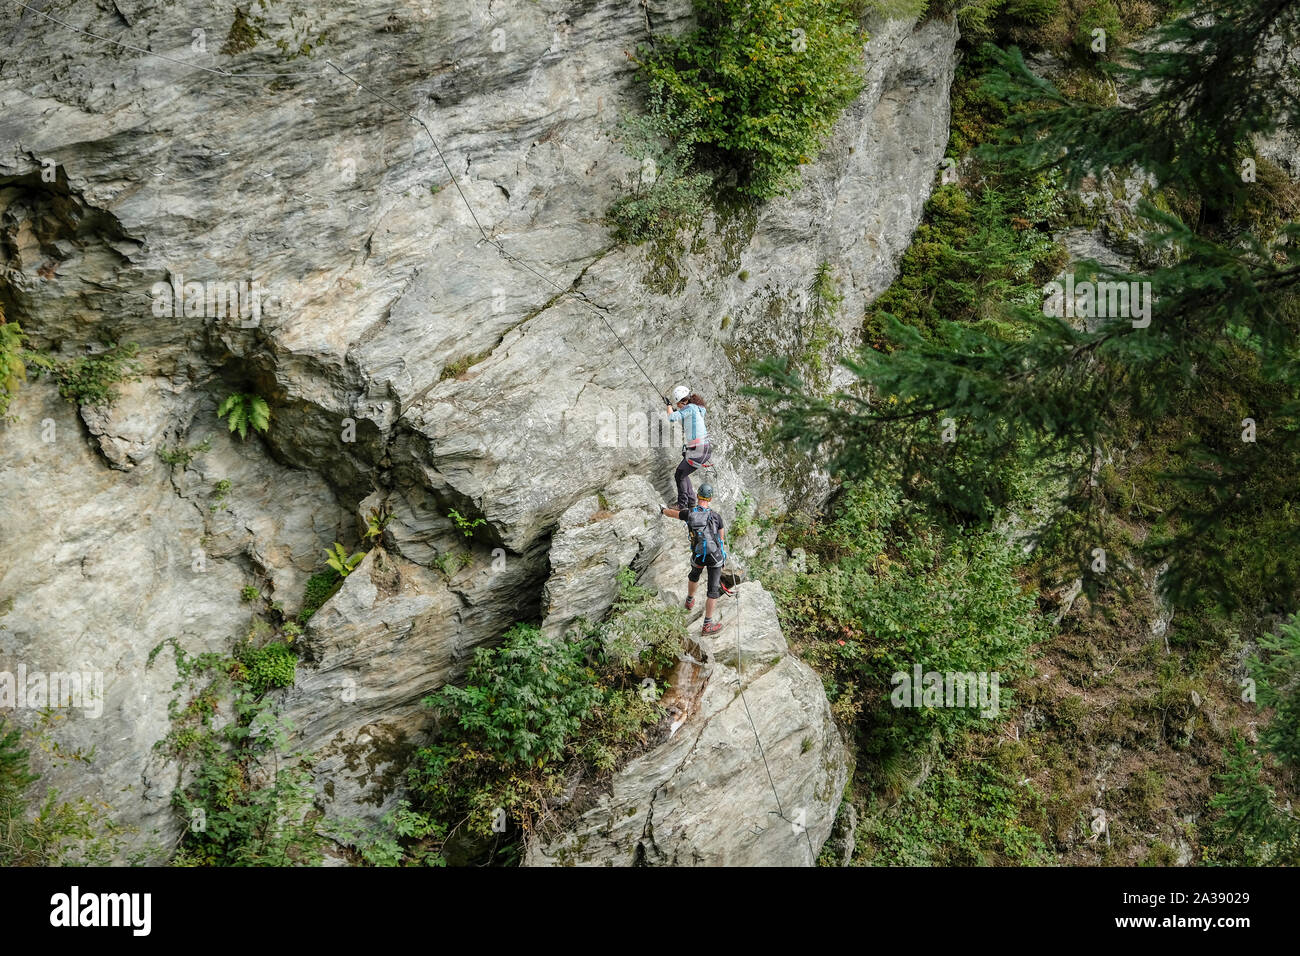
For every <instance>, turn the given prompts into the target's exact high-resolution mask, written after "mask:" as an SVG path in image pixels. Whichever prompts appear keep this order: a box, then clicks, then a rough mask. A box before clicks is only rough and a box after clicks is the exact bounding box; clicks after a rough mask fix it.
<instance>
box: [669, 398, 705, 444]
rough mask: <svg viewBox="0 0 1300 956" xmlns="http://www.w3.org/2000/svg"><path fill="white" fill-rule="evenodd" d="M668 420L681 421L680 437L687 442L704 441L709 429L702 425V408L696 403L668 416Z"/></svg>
mask: <svg viewBox="0 0 1300 956" xmlns="http://www.w3.org/2000/svg"><path fill="white" fill-rule="evenodd" d="M668 420H669V421H670V422H681V423H682V437H683V438H684V439H685V440H686V441H687V442H693V441H697V440H698V441H706V440H707V439H708V437H709V430H708V429H707V428H705V427H704V409H702V408H700V406H698V405H687V406H685V407H684V408H679V409H677V410H676V411H675V412H673V413H671V414H670V415H669V416H668Z"/></svg>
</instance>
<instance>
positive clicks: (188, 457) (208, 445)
mask: <svg viewBox="0 0 1300 956" xmlns="http://www.w3.org/2000/svg"><path fill="white" fill-rule="evenodd" d="M211 450H212V439H211V438H205V439H203V441H201V442H199V443H198V444H197V445H190V446H189V447H186V446H184V445H177V446H175V447H174V448H159V449H158V457H159V458H161V459H162V461H163V464H166V465H180V466H181V467H184V466H185V465H188V464H189V463H190V462H192V461H193V460H194V456H195V455H198V454H202V453H203V452H205V451H211Z"/></svg>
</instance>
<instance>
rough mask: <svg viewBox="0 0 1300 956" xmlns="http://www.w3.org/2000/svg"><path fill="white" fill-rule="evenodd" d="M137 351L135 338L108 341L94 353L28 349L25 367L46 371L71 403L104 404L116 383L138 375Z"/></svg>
mask: <svg viewBox="0 0 1300 956" xmlns="http://www.w3.org/2000/svg"><path fill="white" fill-rule="evenodd" d="M138 351H139V346H137V345H136V344H135V343H134V342H127V343H126V344H124V345H118V344H115V343H110V344H109V345H108V347H107V348H106V349H105V351H103V352H100V353H99V354H97V355H85V356H81V357H79V358H75V359H57V358H54V357H52V356H50V355H46V354H44V353H42V352H27V353H25V354H24V357H25V358H26V360H27V367H28V368H29V369H31V370H33V371H34V372H35V374H36V375H37V376H38V377H39V376H41V375H49V376H50V377H51V378H52V379H53V380H54V382H55V384H56V385H58V388H59V395H60V396H61V397H63V398H65V399H67V400H68V401H69V402H72V403H73V404H74V405H89V406H91V407H96V406H100V405H107V404H109V403H110V402H112V401H113V400H114V399H115V398H116V397H117V385H118V384H119V383H121V382H126V381H135V380H136V379H137V378H139V374H138V368H137V366H136V364H135V363H134V362H132V359H134V358H135V356H136V353H137V352H138Z"/></svg>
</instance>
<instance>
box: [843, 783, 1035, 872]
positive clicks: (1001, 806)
mask: <svg viewBox="0 0 1300 956" xmlns="http://www.w3.org/2000/svg"><path fill="white" fill-rule="evenodd" d="M1043 820H1044V813H1043V807H1042V798H1041V796H1040V795H1039V794H1038V792H1037V791H1036V790H1035V789H1034V788H1033V787H1027V786H1023V785H1021V783H1020V781H1019V780H1017V779H1016V778H1015V777H1014V776H1013V775H1012V774H1010V773H1008V772H1007V771H1006V770H1005V769H1003V768H1000V767H998V766H996V765H995V764H994V762H993V761H992V760H989V759H980V760H969V761H962V762H958V761H948V760H942V759H940V762H939V765H938V766H936V767H934V768H933V769H932V770H931V771H930V773H929V775H928V776H927V777H926V778H925V780H924V781H923V782H922V783H921V785H920V786H918V787H916V788H914V789H911V790H909V791H908V792H907V793H905V794H904V795H903V796H902V797H901V798H900V799H899V800H897V802H894V801H888V802H886V801H873V805H872V806H871V807H870V808H869V809H868V812H867V813H866V814H864V815H863V818H862V821H861V823H860V824H859V827H858V847H859V850H858V858H857V861H856V862H858V863H862V864H866V865H886V866H992V865H999V864H1001V865H1006V864H1011V865H1020V866H1026V865H1028V866H1033V865H1043V864H1046V863H1050V862H1052V858H1051V857H1050V855H1049V854H1048V851H1047V846H1046V844H1045V843H1044V842H1043V839H1042V837H1041V836H1040V835H1039V831H1040V829H1041V828H1042V827H1043Z"/></svg>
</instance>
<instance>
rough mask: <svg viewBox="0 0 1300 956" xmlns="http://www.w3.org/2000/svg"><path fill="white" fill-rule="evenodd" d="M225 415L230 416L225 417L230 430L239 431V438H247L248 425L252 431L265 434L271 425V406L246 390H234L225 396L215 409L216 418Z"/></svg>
mask: <svg viewBox="0 0 1300 956" xmlns="http://www.w3.org/2000/svg"><path fill="white" fill-rule="evenodd" d="M227 415H229V416H230V417H229V418H227V419H226V422H227V424H228V425H229V426H230V430H231V431H232V432H239V437H240V438H241V439H247V438H248V429H249V427H250V426H251V427H252V429H253V431H255V432H260V433H262V434H265V433H266V430H267V429H268V428H269V427H270V425H271V408H270V406H269V405H267V404H266V399H264V398H262V397H261V396H260V395H252V394H249V393H247V392H234V393H232V394H230V395H227V396H226V399H225V401H223V402H222V403H221V405H220V407H219V408H218V409H217V418H226V416H227Z"/></svg>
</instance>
